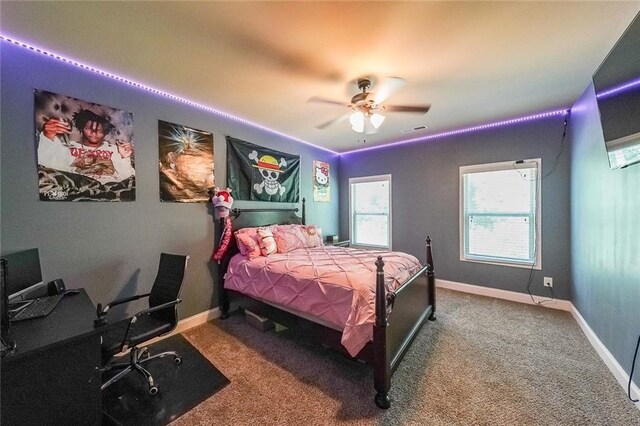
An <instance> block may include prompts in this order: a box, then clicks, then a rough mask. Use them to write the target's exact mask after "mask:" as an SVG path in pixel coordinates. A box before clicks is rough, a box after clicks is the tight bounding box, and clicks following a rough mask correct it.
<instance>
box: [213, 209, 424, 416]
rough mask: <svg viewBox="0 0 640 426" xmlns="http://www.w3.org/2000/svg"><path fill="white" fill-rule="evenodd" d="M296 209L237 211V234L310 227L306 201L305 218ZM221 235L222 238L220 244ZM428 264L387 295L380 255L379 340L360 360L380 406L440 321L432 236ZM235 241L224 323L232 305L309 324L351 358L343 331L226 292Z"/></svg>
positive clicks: (221, 274) (234, 216)
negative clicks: (424, 333) (410, 355)
mask: <svg viewBox="0 0 640 426" xmlns="http://www.w3.org/2000/svg"><path fill="white" fill-rule="evenodd" d="M297 212H298V209H297V208H294V209H276V208H261V209H233V210H232V211H231V212H230V217H231V218H232V219H233V231H234V232H235V231H236V230H238V229H241V228H247V227H256V226H266V225H271V224H305V199H304V198H303V199H302V217H299V216H298V215H297V214H296V213H297ZM222 229H224V219H220V230H221V231H222ZM220 238H221V235H217V236H216V246H217V245H218V244H219V241H220ZM426 242H427V245H426V262H427V264H426V266H424V267H422V268H421V269H420V270H419V271H418V272H417V273H416V274H415V275H413V276H412V277H410V278H409V279H408V280H407V281H405V282H404V283H403V284H402V285H401V286H400V287H399V288H397V289H396V290H394V291H392V292H387V291H386V289H385V285H384V262H383V260H382V257H380V256H378V259H377V261H376V263H375V264H376V268H377V273H376V308H375V312H376V320H375V324H374V326H373V341H372V342H369V343H368V344H367V345H366V346H365V347H364V348H363V349H362V350H361V351H360V352H359V353H358V355H357V356H356V358H357V359H360V360H364V361H365V362H366V363H367V364H370V365H371V366H372V367H373V384H374V388H375V390H376V392H377V393H376V396H375V403H376V405H377V406H378V407H380V408H384V409H386V408H389V407H390V405H391V401H390V399H389V391H390V388H391V376H392V375H393V373H394V372H395V370H396V368H398V365H399V364H400V361H401V360H402V358H403V357H404V355H405V353H406V352H407V350H408V349H409V347H410V346H411V343H412V342H413V340H414V339H415V337H416V336H417V334H418V332H419V331H420V329H421V328H422V326H423V324H424V323H425V322H426V320H427V319H429V320H430V321H435V319H436V317H435V312H436V287H435V274H434V268H433V253H432V250H431V239H430V238H429V237H427V240H426ZM238 252H239V251H238V247H237V245H236V242H235V238H231V241H230V244H229V249H228V250H227V253H226V254H225V256H224V258H223V259H222V260H221V262H220V268H219V271H218V294H219V297H220V310H221V312H222V316H221V318H222V319H226V318H228V317H229V306H230V303H233V304H234V305H236V306H238V307H240V308H242V309H246V310H249V311H251V312H254V313H256V314H258V315H260V316H264V317H267V318H269V319H271V320H273V321H274V322H277V323H279V324H282V325H284V326H287V327H296V326H307V327H312V328H313V329H314V331H317V333H318V334H317V336H318V337H319V338H320V340H321V342H322V344H323V345H325V346H328V347H330V348H333V349H336V350H338V351H340V352H342V353H344V354H346V355H347V356H348V353H347V352H346V349H345V348H344V347H343V346H342V345H341V343H340V340H341V336H342V333H341V332H340V331H337V330H334V329H331V328H329V327H326V326H323V325H320V324H316V323H313V322H311V321H309V320H305V319H303V318H301V317H299V316H296V315H294V314H292V313H289V312H286V311H284V310H282V309H279V308H277V307H274V306H272V305H270V304H268V303H265V302H262V301H259V300H256V299H254V298H252V297H250V296H247V295H245V294H242V293H239V292H237V291H233V290H227V289H225V288H224V274H225V273H226V271H227V267H228V265H229V261H230V259H231V257H232V256H234V255H235V254H237V253H238Z"/></svg>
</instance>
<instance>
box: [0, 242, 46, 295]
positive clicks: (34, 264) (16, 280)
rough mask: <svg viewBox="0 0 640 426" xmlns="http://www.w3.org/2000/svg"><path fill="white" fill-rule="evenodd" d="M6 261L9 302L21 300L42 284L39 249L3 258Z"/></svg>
mask: <svg viewBox="0 0 640 426" xmlns="http://www.w3.org/2000/svg"><path fill="white" fill-rule="evenodd" d="M3 259H5V261H6V276H5V281H6V292H7V295H8V298H9V300H10V301H11V300H14V299H19V296H22V295H23V294H24V293H26V292H27V291H28V290H30V289H31V288H32V287H35V286H38V285H39V284H42V272H41V271H40V255H39V254H38V249H37V248H34V249H29V250H23V251H19V252H16V253H11V254H8V255H6V256H3Z"/></svg>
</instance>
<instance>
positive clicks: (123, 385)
mask: <svg viewBox="0 0 640 426" xmlns="http://www.w3.org/2000/svg"><path fill="white" fill-rule="evenodd" d="M169 350H174V351H176V352H178V354H179V355H180V357H181V359H182V363H181V364H180V365H176V364H174V363H173V358H172V357H165V358H158V359H154V360H151V361H149V362H148V363H145V364H144V367H145V368H146V369H147V370H149V372H150V373H151V375H152V376H153V378H154V380H155V381H156V386H157V387H158V389H159V392H158V393H157V394H156V395H151V394H149V387H148V385H147V381H146V380H145V378H144V377H143V376H142V375H141V374H140V373H138V372H130V373H128V374H127V375H126V376H125V377H124V378H122V379H120V380H119V381H117V382H116V383H114V384H112V385H111V386H109V387H108V388H107V389H105V391H104V392H103V393H102V411H103V423H104V424H106V425H164V424H167V423H169V422H171V421H173V420H175V419H177V418H178V417H180V416H181V415H182V414H184V413H186V412H187V411H189V410H191V409H192V408H193V407H195V406H196V405H198V404H199V403H201V402H202V401H204V400H205V399H207V398H209V397H210V396H211V395H213V394H214V393H216V392H217V391H219V390H220V389H222V388H223V387H224V386H226V385H227V384H228V383H229V380H228V379H227V378H226V377H225V376H224V375H223V374H222V373H221V372H220V371H218V369H217V368H216V367H214V366H213V364H211V362H209V360H207V358H205V357H204V356H203V355H202V354H201V353H200V352H199V351H198V350H197V349H196V348H194V347H193V346H192V345H191V344H190V343H189V342H188V341H187V340H186V339H185V338H184V337H182V335H179V334H178V335H175V336H172V337H169V338H167V339H164V340H161V341H159V342H157V343H155V344H153V345H151V346H150V352H151V354H152V355H153V354H157V353H160V352H164V351H169ZM126 360H127V357H126V358H125V360H124V361H125V362H126Z"/></svg>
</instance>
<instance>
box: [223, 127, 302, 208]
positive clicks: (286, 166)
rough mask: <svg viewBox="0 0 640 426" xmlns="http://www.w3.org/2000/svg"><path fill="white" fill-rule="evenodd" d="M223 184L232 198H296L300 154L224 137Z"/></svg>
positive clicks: (292, 201)
mask: <svg viewBox="0 0 640 426" xmlns="http://www.w3.org/2000/svg"><path fill="white" fill-rule="evenodd" d="M227 185H228V186H229V188H231V189H232V190H233V196H234V198H235V199H236V200H251V201H272V202H282V203H297V202H299V201H300V157H299V156H297V155H291V154H286V153H284V152H280V151H275V150H273V149H269V148H265V147H262V146H259V145H255V144H252V143H249V142H245V141H242V140H240V139H235V138H232V137H231V136H227Z"/></svg>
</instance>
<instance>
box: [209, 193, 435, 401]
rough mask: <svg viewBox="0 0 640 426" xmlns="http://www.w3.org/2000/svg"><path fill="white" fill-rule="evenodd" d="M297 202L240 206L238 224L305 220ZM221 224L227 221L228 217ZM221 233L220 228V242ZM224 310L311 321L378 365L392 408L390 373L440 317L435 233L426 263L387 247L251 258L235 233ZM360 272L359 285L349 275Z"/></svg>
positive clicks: (380, 391) (334, 344) (292, 322)
mask: <svg viewBox="0 0 640 426" xmlns="http://www.w3.org/2000/svg"><path fill="white" fill-rule="evenodd" d="M297 212H298V209H297V208H295V209H275V208H265V209H233V210H232V211H231V217H232V218H233V231H234V232H235V231H237V230H239V229H242V228H249V227H258V226H268V225H273V224H280V225H285V224H303V225H304V224H305V200H304V199H303V201H302V215H301V216H298V215H297ZM220 225H221V226H220V229H223V222H222V220H221V223H220ZM220 239H221V236H220V235H218V236H217V239H216V244H219V241H220ZM218 277H219V279H218V292H219V293H218V294H219V297H220V310H221V313H222V315H221V318H222V319H226V318H228V316H229V307H230V305H231V304H232V303H233V305H234V306H238V307H240V308H241V309H245V310H249V311H251V312H253V313H255V314H257V315H260V316H263V317H266V318H269V319H271V320H273V321H274V322H277V323H281V324H283V325H285V326H287V327H299V326H306V327H307V328H308V329H311V330H313V333H314V334H315V335H316V337H318V339H319V340H320V341H321V342H322V344H323V345H324V346H326V347H330V348H333V349H335V350H338V351H340V352H342V353H344V354H345V355H347V356H349V357H352V358H356V359H359V360H362V361H364V362H366V363H367V364H369V365H371V366H372V368H373V382H374V388H375V390H376V395H375V398H374V401H375V403H376V405H377V406H378V407H380V408H384V409H386V408H389V407H390V405H391V399H390V397H389V393H390V389H391V377H392V375H393V373H394V372H395V370H396V368H397V367H398V365H399V364H400V362H401V360H402V358H403V357H404V355H405V353H406V351H407V350H408V349H409V347H410V345H411V343H412V342H413V340H414V339H415V337H416V335H417V334H418V332H419V331H420V329H421V328H422V326H423V325H424V324H425V322H426V320H427V319H429V320H431V321H434V320H435V312H436V292H435V274H434V267H433V254H432V249H431V240H430V239H429V237H427V240H426V266H422V265H421V264H420V263H419V262H418V261H417V259H415V258H414V257H413V256H411V255H408V254H405V253H400V252H388V251H365V250H361V249H355V248H345V247H334V246H323V247H316V248H307V249H297V250H294V251H292V252H289V253H282V254H280V253H278V254H272V255H270V256H268V257H259V258H255V259H248V258H246V257H245V256H241V255H240V254H239V249H238V247H237V245H236V241H235V238H232V239H231V242H230V245H229V249H228V251H227V253H226V254H225V256H224V257H223V258H222V260H221V262H220V269H219V274H218ZM349 277H359V278H358V281H359V284H358V286H353V288H351V287H350V284H349V283H348V282H349V281H355V280H354V278H349Z"/></svg>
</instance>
